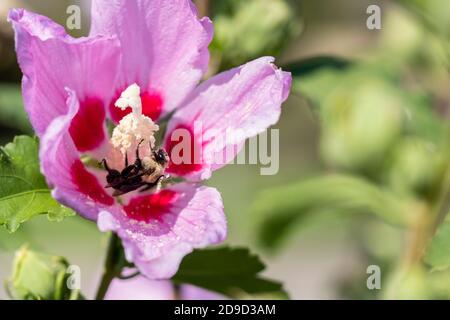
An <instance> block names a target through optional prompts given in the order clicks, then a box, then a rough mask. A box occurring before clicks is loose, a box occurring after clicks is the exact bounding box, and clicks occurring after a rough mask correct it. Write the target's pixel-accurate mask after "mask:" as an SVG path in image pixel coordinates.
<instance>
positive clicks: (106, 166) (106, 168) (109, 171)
mask: <svg viewBox="0 0 450 320" xmlns="http://www.w3.org/2000/svg"><path fill="white" fill-rule="evenodd" d="M100 164H102V165H103V167H104V168H105V170H106V171H108V173H111V171H112V170H111V168H110V167H109V166H108V162H107V161H106V159H102V161H101V162H100Z"/></svg>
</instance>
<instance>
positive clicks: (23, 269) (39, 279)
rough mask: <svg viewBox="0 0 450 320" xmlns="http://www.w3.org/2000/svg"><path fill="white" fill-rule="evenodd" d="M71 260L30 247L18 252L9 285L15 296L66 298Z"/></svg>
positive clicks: (8, 287) (68, 291) (48, 298)
mask: <svg viewBox="0 0 450 320" xmlns="http://www.w3.org/2000/svg"><path fill="white" fill-rule="evenodd" d="M68 267H69V264H68V262H67V261H66V260H65V259H64V258H62V257H58V256H52V255H47V254H43V253H38V252H34V251H30V250H29V249H28V248H27V247H26V246H24V247H22V248H21V249H20V250H18V251H17V252H16V256H15V258H14V262H13V270H12V276H11V279H9V280H7V282H6V287H7V289H8V293H9V295H10V296H11V298H12V299H23V300H66V299H70V298H71V290H70V289H69V288H68V287H67V279H68V277H69V276H70V274H69V273H66V271H67V268H68Z"/></svg>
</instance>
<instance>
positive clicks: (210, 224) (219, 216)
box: [98, 184, 226, 279]
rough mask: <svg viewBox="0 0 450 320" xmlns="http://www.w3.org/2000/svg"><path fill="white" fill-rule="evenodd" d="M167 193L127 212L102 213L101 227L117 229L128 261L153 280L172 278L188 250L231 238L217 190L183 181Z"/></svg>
mask: <svg viewBox="0 0 450 320" xmlns="http://www.w3.org/2000/svg"><path fill="white" fill-rule="evenodd" d="M163 192H166V193H165V195H163V196H161V195H159V194H158V193H156V194H150V195H144V196H139V197H137V198H133V199H131V200H130V202H129V203H128V204H127V205H125V207H124V208H125V209H124V210H123V211H121V212H120V211H115V210H114V211H107V210H105V211H102V212H101V213H100V214H99V217H98V226H99V228H100V230H101V231H108V230H112V231H115V232H117V234H118V235H119V237H120V238H121V239H122V243H123V245H124V248H125V253H126V256H127V259H128V260H129V261H131V262H134V264H135V265H136V266H137V267H138V268H139V270H140V271H141V273H143V274H144V275H145V276H146V277H148V278H150V279H167V278H170V277H172V276H173V275H174V274H175V273H176V272H177V270H178V266H179V264H180V262H181V260H182V258H183V257H184V256H185V255H186V254H188V253H190V252H191V251H192V250H193V249H195V248H203V247H206V246H208V245H211V244H216V243H219V242H222V241H223V240H224V239H225V237H226V220H225V215H224V213H223V205H222V199H221V197H220V194H219V192H218V191H217V190H216V189H214V188H208V187H196V186H193V185H187V184H179V185H176V186H173V187H170V188H169V189H165V190H163V191H160V193H163ZM167 192H170V194H169V193H167ZM145 198H147V199H148V200H147V201H143V199H145ZM132 206H134V213H133V208H132ZM145 211H148V213H147V214H146V213H145ZM137 213H139V214H137Z"/></svg>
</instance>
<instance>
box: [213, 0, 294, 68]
mask: <svg viewBox="0 0 450 320" xmlns="http://www.w3.org/2000/svg"><path fill="white" fill-rule="evenodd" d="M297 11H298V5H296V4H295V2H290V1H286V0H264V1H261V0H247V1H217V2H216V1H214V2H213V3H212V13H213V16H214V27H215V34H214V41H213V45H212V49H213V51H214V49H215V50H216V51H220V54H221V58H222V66H223V68H228V67H230V66H236V65H240V64H242V63H244V62H247V61H248V60H251V59H254V58H256V57H259V56H262V55H277V54H278V53H279V52H280V51H281V50H282V49H283V47H284V46H285V45H286V44H287V43H289V41H290V40H291V39H292V38H293V37H295V36H297V35H298V34H299V33H300V31H301V28H302V27H301V23H300V20H299V18H298V15H297Z"/></svg>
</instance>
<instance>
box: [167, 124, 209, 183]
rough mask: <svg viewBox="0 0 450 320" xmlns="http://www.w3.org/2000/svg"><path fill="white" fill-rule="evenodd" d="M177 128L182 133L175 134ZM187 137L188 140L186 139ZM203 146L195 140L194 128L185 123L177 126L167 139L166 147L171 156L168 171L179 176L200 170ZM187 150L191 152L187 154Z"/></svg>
mask: <svg viewBox="0 0 450 320" xmlns="http://www.w3.org/2000/svg"><path fill="white" fill-rule="evenodd" d="M176 130H182V131H179V132H180V134H174V132H175V131H176ZM183 131H184V132H185V133H186V134H184V133H183ZM185 139H188V140H186V141H185ZM202 148H203V146H201V145H200V144H199V143H198V142H197V141H196V140H195V135H194V130H193V129H192V128H191V127H188V126H185V125H179V126H177V127H176V128H175V129H174V130H173V131H172V132H171V133H170V135H168V139H167V141H166V146H165V149H166V151H167V153H168V154H169V157H170V162H169V166H168V168H167V170H166V171H167V172H169V173H173V174H175V175H179V176H184V175H187V174H189V173H193V172H197V171H200V170H201V169H202V167H203V165H202V159H201V150H202ZM185 152H189V154H185ZM177 159H178V160H177Z"/></svg>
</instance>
